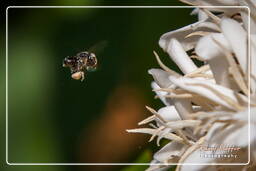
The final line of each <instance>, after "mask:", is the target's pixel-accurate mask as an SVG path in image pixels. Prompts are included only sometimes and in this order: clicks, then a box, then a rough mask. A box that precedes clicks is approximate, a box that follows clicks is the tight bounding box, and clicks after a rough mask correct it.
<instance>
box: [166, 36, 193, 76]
mask: <svg viewBox="0 0 256 171" xmlns="http://www.w3.org/2000/svg"><path fill="white" fill-rule="evenodd" d="M167 52H168V54H169V55H170V57H171V58H172V60H173V61H174V62H175V63H176V64H177V65H178V67H179V68H180V70H181V71H182V72H183V73H184V74H187V73H190V72H192V71H194V70H196V69H197V66H196V65H195V64H194V62H193V61H192V60H191V58H190V57H189V56H188V55H187V53H186V52H185V51H184V49H183V47H182V45H181V44H180V43H179V42H178V41H177V40H176V39H171V41H170V43H169V45H168V47H167Z"/></svg>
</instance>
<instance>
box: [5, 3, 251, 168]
mask: <svg viewBox="0 0 256 171" xmlns="http://www.w3.org/2000/svg"><path fill="white" fill-rule="evenodd" d="M11 8H191V9H193V8H245V9H247V10H248V32H249V34H248V71H249V74H248V84H249V87H248V89H249V96H248V97H249V103H248V115H249V119H248V125H249V126H248V132H249V134H248V162H247V163H210V164H209V163H198V164H196V163H170V164H169V163H167V164H159V163H154V164H153V163H10V162H9V161H8V10H9V9H11ZM250 16H251V11H250V8H249V7H247V6H8V7H7V8H6V137H5V138H6V156H5V157H6V158H5V159H6V164H8V165H24V166H31V165H37V166H43V165H46V166H58V165H59V166H65V165H72V166H77V165H160V166H172V165H248V164H249V163H250V131H251V130H250V127H251V125H250V118H251V110H250V103H251V102H250V96H251V94H250V79H251V77H250V75H251V68H250V67H251V51H250V33H251V30H250V26H251V25H250Z"/></svg>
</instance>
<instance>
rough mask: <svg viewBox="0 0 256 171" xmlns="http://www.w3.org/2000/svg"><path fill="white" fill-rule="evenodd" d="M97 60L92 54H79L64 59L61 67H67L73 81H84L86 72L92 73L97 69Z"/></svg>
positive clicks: (85, 52)
mask: <svg viewBox="0 0 256 171" xmlns="http://www.w3.org/2000/svg"><path fill="white" fill-rule="evenodd" d="M97 63H98V61H97V58H96V55H95V54H94V53H91V52H87V51H84V52H80V53H78V54H76V55H75V56H71V57H69V56H68V57H66V58H65V59H64V60H63V67H69V68H70V71H71V74H72V75H71V77H72V78H73V79H75V80H81V81H83V80H84V77H85V72H86V71H93V70H96V69H97Z"/></svg>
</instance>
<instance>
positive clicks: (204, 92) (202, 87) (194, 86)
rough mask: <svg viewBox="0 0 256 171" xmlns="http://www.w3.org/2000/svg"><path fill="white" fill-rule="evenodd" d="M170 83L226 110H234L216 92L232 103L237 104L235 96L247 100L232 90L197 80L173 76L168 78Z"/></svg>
mask: <svg viewBox="0 0 256 171" xmlns="http://www.w3.org/2000/svg"><path fill="white" fill-rule="evenodd" d="M169 79H170V80H171V82H172V83H173V84H175V85H177V86H179V87H180V88H182V89H184V90H187V91H190V92H193V93H196V94H199V95H201V96H203V97H206V98H208V99H210V100H212V101H213V102H215V103H217V104H220V105H223V106H225V107H227V108H230V109H234V110H236V108H235V107H234V106H233V105H231V104H230V103H228V102H227V101H226V100H224V98H223V97H220V96H219V95H218V94H216V92H218V93H221V94H223V95H224V96H226V97H228V98H229V99H231V100H232V101H234V102H236V103H239V102H238V100H237V96H238V97H239V98H241V100H243V101H244V102H246V101H247V98H246V97H245V96H243V95H241V94H236V93H235V92H234V91H233V90H231V89H228V88H225V87H222V86H219V85H217V84H214V83H212V82H209V81H207V80H199V79H191V78H184V77H183V78H175V77H173V76H169Z"/></svg>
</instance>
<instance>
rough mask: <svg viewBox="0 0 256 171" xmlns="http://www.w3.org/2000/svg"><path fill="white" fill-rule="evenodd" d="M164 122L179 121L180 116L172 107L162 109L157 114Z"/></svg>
mask: <svg viewBox="0 0 256 171" xmlns="http://www.w3.org/2000/svg"><path fill="white" fill-rule="evenodd" d="M157 113H159V114H160V115H161V116H162V117H163V118H164V119H165V120H166V121H177V120H180V116H179V114H178V112H177V110H176V109H175V107H174V106H166V107H162V108H161V109H159V110H158V112H157Z"/></svg>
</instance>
